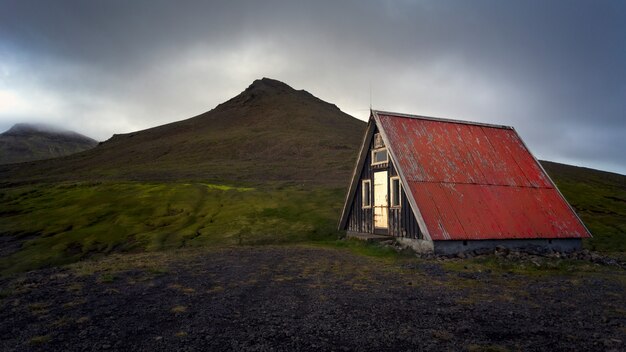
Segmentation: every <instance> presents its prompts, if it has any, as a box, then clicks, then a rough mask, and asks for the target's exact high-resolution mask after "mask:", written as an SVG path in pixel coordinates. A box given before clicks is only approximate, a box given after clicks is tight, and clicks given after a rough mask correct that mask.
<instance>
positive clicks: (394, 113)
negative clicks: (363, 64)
mask: <svg viewBox="0 0 626 352" xmlns="http://www.w3.org/2000/svg"><path fill="white" fill-rule="evenodd" d="M372 113H373V114H377V115H379V114H380V115H387V116H395V117H405V118H410V119H418V120H429V121H436V122H447V123H461V124H465V125H474V126H482V127H490V128H500V129H507V130H515V129H514V128H513V127H512V126H506V125H497V124H492V123H485V122H476V121H467V120H456V119H449V118H443V117H432V116H423V115H412V114H404V113H399V112H392V111H383V110H372Z"/></svg>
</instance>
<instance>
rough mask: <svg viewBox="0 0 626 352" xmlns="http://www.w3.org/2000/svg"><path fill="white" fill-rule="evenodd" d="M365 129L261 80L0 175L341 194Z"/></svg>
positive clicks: (329, 107)
mask: <svg viewBox="0 0 626 352" xmlns="http://www.w3.org/2000/svg"><path fill="white" fill-rule="evenodd" d="M364 130H365V123H364V122H363V121H360V120H357V119H355V118H354V117H352V116H350V115H347V114H345V113H343V112H342V111H341V110H339V108H337V107H336V106H335V105H333V104H329V103H327V102H324V101H322V100H320V99H318V98H316V97H315V96H313V95H312V94H310V93H308V92H306V91H304V90H295V89H293V88H291V87H290V86H288V85H287V84H285V83H282V82H279V81H276V80H273V79H269V78H263V79H260V80H256V81H254V82H253V83H252V84H251V85H250V86H249V87H248V88H247V89H246V90H244V91H243V92H242V93H241V94H239V95H237V96H236V97H234V98H232V99H230V100H228V101H226V102H225V103H222V104H220V105H218V106H217V107H215V108H214V109H213V110H211V111H208V112H206V113H203V114H200V115H198V116H195V117H192V118H190V119H187V120H182V121H178V122H174V123H170V124H167V125H162V126H158V127H154V128H150V129H147V130H143V131H138V132H133V133H128V134H119V135H114V136H113V137H112V138H111V139H109V140H107V141H106V142H103V143H100V145H99V146H98V147H96V148H94V149H92V150H90V151H88V152H85V153H81V154H78V155H73V156H70V157H67V158H63V159H57V160H49V161H40V162H36V163H29V164H19V165H9V166H3V167H0V174H4V175H7V176H8V177H7V178H8V179H19V180H20V181H24V180H30V181H36V180H60V179H90V180H93V179H113V180H115V179H118V180H147V181H169V180H214V181H215V180H217V181H219V180H226V181H230V182H232V181H245V182H253V183H258V182H268V181H269V182H274V181H277V182H289V183H298V184H300V183H306V184H324V185H332V186H340V187H341V186H345V185H346V184H347V182H348V178H349V176H350V174H351V171H352V167H353V163H354V160H355V158H356V154H357V149H358V148H359V144H360V142H361V138H362V135H363V133H364Z"/></svg>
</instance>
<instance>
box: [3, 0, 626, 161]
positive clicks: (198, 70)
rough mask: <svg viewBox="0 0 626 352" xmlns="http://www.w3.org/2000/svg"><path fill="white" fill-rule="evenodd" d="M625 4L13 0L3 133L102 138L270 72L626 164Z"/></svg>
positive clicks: (322, 92) (368, 101) (328, 91)
mask: <svg viewBox="0 0 626 352" xmlns="http://www.w3.org/2000/svg"><path fill="white" fill-rule="evenodd" d="M624 63H626V5H625V3H623V2H618V1H608V0H607V1H602V2H592V1H523V2H519V3H514V2H509V1H507V2H503V1H314V2H295V1H224V2H206V1H201V2H200V1H199V2H194V1H185V2H173V1H28V0H27V1H24V0H19V1H2V0H0V129H1V130H6V129H8V128H9V127H10V126H11V125H12V124H13V123H17V122H43V123H52V124H57V125H61V126H63V127H64V128H69V129H74V130H76V131H78V132H81V133H84V134H87V135H89V136H92V137H95V138H97V139H100V140H104V139H107V138H108V137H110V136H111V134H113V133H125V132H130V131H134V130H139V129H144V128H148V127H152V126H156V125H160V124H163V123H167V122H172V121H176V120H181V119H184V118H188V117H191V116H193V115H196V114H199V113H202V112H204V111H207V110H209V109H211V108H213V107H214V106H215V105H217V104H219V103H221V102H223V101H225V100H227V99H229V98H230V97H232V96H234V95H236V94H238V93H239V92H241V91H242V90H244V89H245V88H246V87H247V86H248V85H249V84H250V83H251V82H252V81H253V80H254V79H257V78H261V77H271V78H275V79H279V80H281V81H284V82H285V83H287V84H290V85H291V86H293V87H294V88H296V89H306V90H308V91H309V92H311V93H312V94H314V95H316V96H318V97H319V98H321V99H324V100H326V101H329V102H332V103H335V104H337V106H339V108H341V109H342V110H344V111H345V112H347V113H349V114H351V115H353V116H355V117H358V118H360V119H364V120H365V119H367V117H368V114H369V112H368V110H369V107H370V105H371V106H372V107H373V108H375V109H381V110H391V111H397V112H406V113H413V114H420V115H429V116H438V117H449V118H456V119H465V120H473V121H482V122H492V123H498V124H507V125H512V126H514V127H515V128H516V129H517V130H518V132H519V133H520V134H521V135H522V138H524V139H525V140H526V142H527V144H528V145H529V147H530V148H531V150H532V151H533V152H534V153H535V155H536V156H537V157H539V158H542V159H548V160H554V161H560V162H565V163H571V164H576V165H583V166H589V167H595V168H600V169H606V170H612V171H616V172H620V173H626V152H625V151H626V65H625V64H624Z"/></svg>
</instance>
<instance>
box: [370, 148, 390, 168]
mask: <svg viewBox="0 0 626 352" xmlns="http://www.w3.org/2000/svg"><path fill="white" fill-rule="evenodd" d="M388 160H389V159H388V157H387V148H380V149H375V150H372V165H377V164H384V163H386V162H387V161H388Z"/></svg>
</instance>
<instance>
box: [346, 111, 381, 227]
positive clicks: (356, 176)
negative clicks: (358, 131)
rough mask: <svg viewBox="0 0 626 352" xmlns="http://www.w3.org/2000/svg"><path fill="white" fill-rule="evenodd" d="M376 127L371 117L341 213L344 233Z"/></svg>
mask: <svg viewBox="0 0 626 352" xmlns="http://www.w3.org/2000/svg"><path fill="white" fill-rule="evenodd" d="M375 127H376V122H375V121H374V119H373V118H372V116H371V115H370V119H369V120H368V121H367V128H366V129H365V135H363V141H362V142H361V149H359V154H358V155H357V158H356V164H355V165H354V169H353V170H352V177H351V181H350V186H349V187H348V193H347V194H346V198H345V201H344V204H343V210H342V211H341V217H340V218H339V231H343V230H345V229H346V225H347V223H348V216H349V215H350V214H349V210H350V207H351V206H352V202H353V200H354V197H355V195H356V190H357V188H358V182H359V178H360V177H361V170H362V168H363V164H364V163H365V159H366V155H367V153H368V151H369V150H368V149H369V144H370V142H371V141H372V138H373V136H374V129H375Z"/></svg>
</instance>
